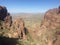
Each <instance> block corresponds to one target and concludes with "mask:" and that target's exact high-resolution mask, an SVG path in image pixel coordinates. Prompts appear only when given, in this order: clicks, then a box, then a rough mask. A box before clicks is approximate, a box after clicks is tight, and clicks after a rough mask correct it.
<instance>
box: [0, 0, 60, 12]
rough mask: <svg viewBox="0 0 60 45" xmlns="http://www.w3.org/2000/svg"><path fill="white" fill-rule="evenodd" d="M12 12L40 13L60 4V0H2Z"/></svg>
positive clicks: (1, 3)
mask: <svg viewBox="0 0 60 45" xmlns="http://www.w3.org/2000/svg"><path fill="white" fill-rule="evenodd" d="M0 5H2V6H6V7H7V9H8V11H9V12H10V13H19V12H20V13H22V12H24V13H39V12H45V11H47V10H48V9H51V8H56V7H58V6H59V5H60V0H0Z"/></svg>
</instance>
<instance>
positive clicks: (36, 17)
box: [11, 13, 44, 20]
mask: <svg viewBox="0 0 60 45" xmlns="http://www.w3.org/2000/svg"><path fill="white" fill-rule="evenodd" d="M11 15H12V17H13V19H16V18H19V17H20V18H23V19H24V20H25V19H26V20H41V19H42V18H43V17H44V13H15V14H11Z"/></svg>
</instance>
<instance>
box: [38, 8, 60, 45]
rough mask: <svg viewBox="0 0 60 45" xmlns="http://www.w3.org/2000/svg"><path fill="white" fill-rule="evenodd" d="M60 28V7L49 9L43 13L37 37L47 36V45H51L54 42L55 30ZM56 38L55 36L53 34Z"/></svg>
mask: <svg viewBox="0 0 60 45" xmlns="http://www.w3.org/2000/svg"><path fill="white" fill-rule="evenodd" d="M59 27H60V7H59V8H54V9H50V10H48V11H47V12H46V13H45V16H44V19H43V21H42V23H41V25H40V30H39V31H38V36H40V37H41V36H43V37H42V38H43V40H45V39H44V37H46V36H44V35H46V34H47V35H48V38H47V39H48V40H47V42H48V45H53V41H54V40H56V37H54V35H53V34H55V33H56V32H55V31H56V29H58V28H59ZM55 36H56V34H55Z"/></svg>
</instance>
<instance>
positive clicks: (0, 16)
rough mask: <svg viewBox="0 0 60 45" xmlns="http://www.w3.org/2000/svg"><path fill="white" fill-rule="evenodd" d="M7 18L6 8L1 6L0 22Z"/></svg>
mask: <svg viewBox="0 0 60 45" xmlns="http://www.w3.org/2000/svg"><path fill="white" fill-rule="evenodd" d="M6 16H7V9H6V7H3V6H0V20H4V18H5V17H6Z"/></svg>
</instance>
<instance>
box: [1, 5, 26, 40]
mask: <svg viewBox="0 0 60 45" xmlns="http://www.w3.org/2000/svg"><path fill="white" fill-rule="evenodd" d="M25 31H26V30H25V26H24V21H23V20H22V18H18V19H16V20H12V16H11V15H10V13H8V11H7V8H6V7H4V6H0V36H4V37H9V38H20V39H25V37H26V34H25Z"/></svg>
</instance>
